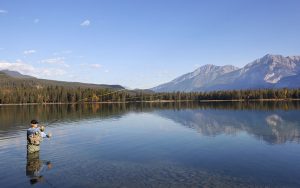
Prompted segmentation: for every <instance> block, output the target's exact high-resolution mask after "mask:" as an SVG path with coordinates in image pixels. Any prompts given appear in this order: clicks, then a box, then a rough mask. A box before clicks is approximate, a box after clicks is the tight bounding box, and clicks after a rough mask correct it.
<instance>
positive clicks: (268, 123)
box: [157, 110, 300, 144]
mask: <svg viewBox="0 0 300 188" xmlns="http://www.w3.org/2000/svg"><path fill="white" fill-rule="evenodd" d="M157 114H158V115H160V116H162V117H165V118H168V119H171V120H173V121H175V122H177V123H179V124H181V125H183V126H186V127H189V128H192V129H194V130H196V131H197V132H198V133H200V134H201V135H205V136H217V135H220V134H227V135H236V134H238V133H240V132H246V133H248V134H250V135H253V136H255V137H256V138H257V139H261V140H264V141H266V142H268V143H270V144H282V143H285V142H288V141H292V142H297V143H300V118H299V115H298V114H299V111H297V110H291V111H285V112H283V111H273V112H272V111H255V110H254V111H253V110H252V111H232V110H183V111H158V112H157Z"/></svg>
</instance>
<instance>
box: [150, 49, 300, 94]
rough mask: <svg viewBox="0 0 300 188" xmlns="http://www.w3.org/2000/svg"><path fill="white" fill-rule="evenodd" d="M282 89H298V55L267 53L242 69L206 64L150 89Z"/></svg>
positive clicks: (299, 64)
mask: <svg viewBox="0 0 300 188" xmlns="http://www.w3.org/2000/svg"><path fill="white" fill-rule="evenodd" d="M282 87H288V88H298V87H300V56H287V57H284V56H282V55H271V54H267V55H265V56H263V57H262V58H259V59H257V60H255V61H253V62H251V63H249V64H247V65H245V66H244V67H243V68H237V67H234V66H232V65H225V66H216V65H211V64H208V65H204V66H202V67H200V68H198V69H196V70H195V71H193V72H191V73H187V74H185V75H182V76H180V77H178V78H176V79H174V80H172V81H171V82H168V83H165V84H162V85H159V86H157V87H154V88H152V89H151V90H153V91H155V92H173V91H185V92H189V91H214V90H233V89H260V88H282Z"/></svg>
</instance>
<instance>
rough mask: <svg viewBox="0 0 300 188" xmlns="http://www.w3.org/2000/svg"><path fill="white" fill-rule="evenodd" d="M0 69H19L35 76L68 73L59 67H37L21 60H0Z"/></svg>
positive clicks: (20, 71)
mask: <svg viewBox="0 0 300 188" xmlns="http://www.w3.org/2000/svg"><path fill="white" fill-rule="evenodd" d="M0 70H11V71H17V72H19V73H21V74H26V75H30V76H34V77H53V76H63V75H66V71H65V70H63V69H57V68H36V67H33V66H32V65H30V64H28V63H24V62H22V61H21V60H16V62H9V61H4V60H0Z"/></svg>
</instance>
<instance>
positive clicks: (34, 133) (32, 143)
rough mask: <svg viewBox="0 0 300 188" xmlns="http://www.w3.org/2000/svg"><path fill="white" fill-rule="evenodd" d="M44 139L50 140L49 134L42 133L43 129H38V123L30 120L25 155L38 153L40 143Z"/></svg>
mask: <svg viewBox="0 0 300 188" xmlns="http://www.w3.org/2000/svg"><path fill="white" fill-rule="evenodd" d="M45 137H47V138H50V137H51V134H46V133H44V127H43V126H42V127H41V128H40V127H38V121H36V120H32V121H31V127H30V128H29V129H28V130H27V153H34V152H37V151H40V143H41V142H42V141H43V138H45Z"/></svg>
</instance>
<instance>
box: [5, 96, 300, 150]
mask: <svg viewBox="0 0 300 188" xmlns="http://www.w3.org/2000/svg"><path fill="white" fill-rule="evenodd" d="M299 109H300V102H298V101H294V102H247V103H240V102H223V103H188V102H184V103H134V104H131V103H119V104H73V105H28V106H0V112H1V113H0V140H1V139H5V138H9V137H11V136H12V135H13V134H15V133H16V132H18V131H23V130H24V129H25V128H26V124H25V123H24V122H29V121H30V120H31V119H32V118H37V119H39V120H40V121H41V122H51V121H54V120H58V123H59V124H62V123H66V122H73V121H82V120H94V119H102V120H103V119H119V118H121V117H122V116H124V115H125V114H127V113H131V112H135V113H140V112H143V113H144V112H151V113H152V112H153V113H155V114H157V115H159V116H161V117H165V118H168V119H171V120H173V121H175V122H177V123H179V124H180V125H182V126H185V127H189V128H192V129H194V130H196V131H197V132H198V133H200V134H201V135H205V136H216V135H220V134H227V135H236V134H239V133H240V132H246V133H248V134H250V135H253V136H254V137H255V138H257V139H260V140H264V141H266V142H267V143H270V144H281V143H285V142H287V141H293V142H297V143H299V142H300V116H299V115H298V114H299ZM15 114H18V116H15ZM53 126H55V124H54V125H53Z"/></svg>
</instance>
